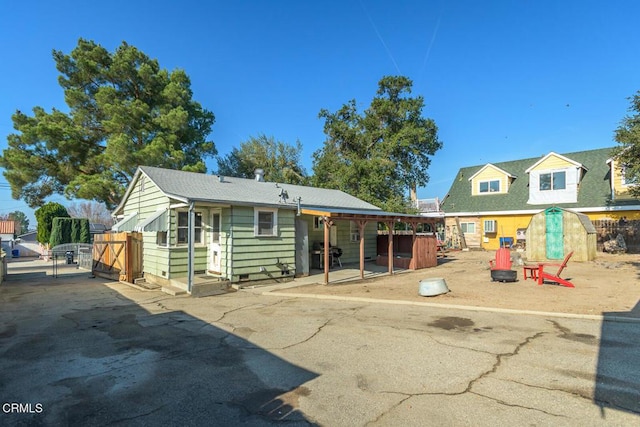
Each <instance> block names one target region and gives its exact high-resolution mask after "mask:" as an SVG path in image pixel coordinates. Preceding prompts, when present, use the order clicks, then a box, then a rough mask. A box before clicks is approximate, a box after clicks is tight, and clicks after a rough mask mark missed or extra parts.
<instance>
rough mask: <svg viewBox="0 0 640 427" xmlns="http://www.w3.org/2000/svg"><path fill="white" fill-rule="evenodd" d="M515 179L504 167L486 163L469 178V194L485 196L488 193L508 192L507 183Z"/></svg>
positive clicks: (509, 183)
mask: <svg viewBox="0 0 640 427" xmlns="http://www.w3.org/2000/svg"><path fill="white" fill-rule="evenodd" d="M514 179H516V177H515V176H513V175H511V174H510V173H509V172H507V171H505V170H504V169H500V168H499V167H497V166H496V165H492V164H491V163H487V164H486V165H484V166H483V167H482V168H480V170H478V171H477V172H476V173H474V174H473V175H472V176H471V177H470V178H469V181H471V195H472V196H486V195H488V194H505V193H508V192H509V185H511V183H512V182H513V180H514Z"/></svg>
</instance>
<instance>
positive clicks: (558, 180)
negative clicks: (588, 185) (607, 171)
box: [527, 167, 581, 205]
mask: <svg viewBox="0 0 640 427" xmlns="http://www.w3.org/2000/svg"><path fill="white" fill-rule="evenodd" d="M580 170H581V168H580V167H568V168H562V169H549V170H532V171H530V172H529V200H528V202H527V203H528V204H530V205H550V204H554V203H577V201H578V182H579V181H580Z"/></svg>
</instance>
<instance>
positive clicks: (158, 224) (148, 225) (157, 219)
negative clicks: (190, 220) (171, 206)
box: [134, 209, 169, 231]
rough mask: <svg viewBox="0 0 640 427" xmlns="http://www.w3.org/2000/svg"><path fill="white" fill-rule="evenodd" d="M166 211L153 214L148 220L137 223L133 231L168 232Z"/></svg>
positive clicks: (162, 210)
mask: <svg viewBox="0 0 640 427" xmlns="http://www.w3.org/2000/svg"><path fill="white" fill-rule="evenodd" d="M167 212H168V211H167V209H161V210H158V211H156V212H154V213H153V214H152V215H151V216H150V217H149V218H147V219H145V220H144V221H142V222H140V223H138V224H137V225H136V226H135V227H134V231H169V224H168V221H167V219H168V214H167Z"/></svg>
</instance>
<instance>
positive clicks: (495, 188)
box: [479, 179, 500, 193]
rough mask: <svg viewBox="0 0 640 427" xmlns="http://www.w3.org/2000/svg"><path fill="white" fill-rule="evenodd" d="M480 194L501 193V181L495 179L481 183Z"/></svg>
mask: <svg viewBox="0 0 640 427" xmlns="http://www.w3.org/2000/svg"><path fill="white" fill-rule="evenodd" d="M479 191H480V193H499V192H500V180H499V179H494V180H491V181H480V189H479Z"/></svg>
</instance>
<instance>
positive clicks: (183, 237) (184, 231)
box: [177, 211, 202, 244]
mask: <svg viewBox="0 0 640 427" xmlns="http://www.w3.org/2000/svg"><path fill="white" fill-rule="evenodd" d="M194 216H195V221H194V223H193V231H194V243H202V212H195V215H194ZM188 242H189V212H184V211H183V212H178V239H177V243H178V244H185V243H188Z"/></svg>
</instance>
